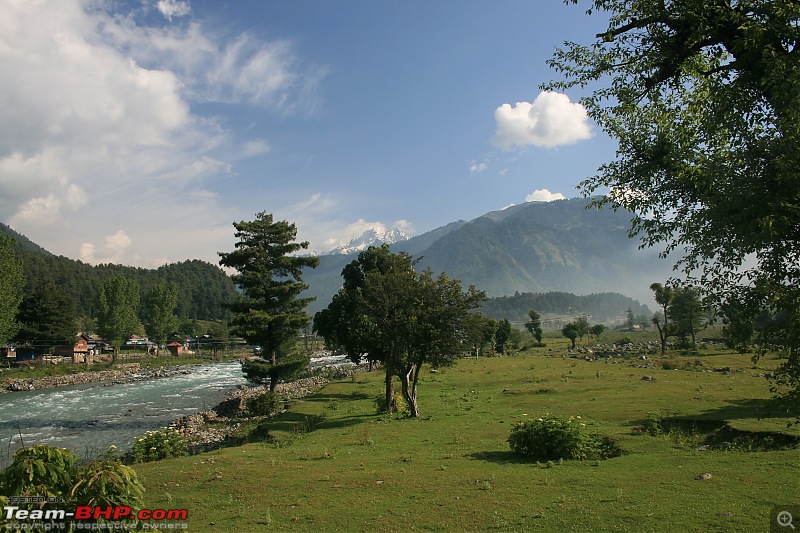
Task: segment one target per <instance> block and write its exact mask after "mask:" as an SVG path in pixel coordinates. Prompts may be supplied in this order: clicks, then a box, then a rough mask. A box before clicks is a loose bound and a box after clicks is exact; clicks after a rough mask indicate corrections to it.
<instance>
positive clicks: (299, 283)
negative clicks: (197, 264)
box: [219, 212, 319, 392]
mask: <svg viewBox="0 0 800 533" xmlns="http://www.w3.org/2000/svg"><path fill="white" fill-rule="evenodd" d="M233 226H234V228H236V233H235V236H236V238H237V239H238V242H237V243H236V245H235V247H236V249H235V250H234V251H232V252H219V256H220V258H221V259H220V261H219V263H220V265H222V266H226V267H230V268H233V269H235V270H236V271H237V274H234V275H233V276H232V278H233V281H234V282H235V283H236V285H237V286H238V287H239V288H240V289H241V291H242V296H241V298H240V299H239V300H238V301H237V302H234V303H233V304H231V305H230V308H231V310H232V311H233V313H234V317H233V320H232V326H233V329H234V331H235V332H236V333H237V334H238V335H241V336H242V337H244V338H245V339H246V340H247V342H249V343H250V344H254V345H259V346H261V348H262V359H261V360H258V361H252V362H248V363H245V364H244V365H243V369H244V370H245V372H246V373H247V375H248V379H251V380H252V381H255V382H265V381H266V380H269V384H270V390H271V391H273V392H274V390H275V387H276V386H277V384H278V381H280V380H282V379H287V378H289V377H290V376H291V375H293V374H295V373H296V372H297V371H299V370H302V369H304V368H305V367H306V366H307V365H308V359H309V358H308V356H307V355H305V354H298V353H292V352H291V350H290V349H289V345H290V344H291V341H292V340H293V339H294V338H295V337H296V336H297V332H298V331H299V330H300V328H302V327H303V326H305V325H306V324H307V323H308V321H309V316H308V314H307V313H306V312H305V307H306V305H307V304H308V302H310V301H311V300H312V299H311V298H299V297H298V295H299V294H300V293H301V292H302V291H303V290H305V289H306V288H307V286H306V284H305V283H303V279H302V277H301V273H302V269H303V268H305V267H310V268H314V267H316V266H317V265H318V264H319V259H318V258H317V257H310V256H301V255H294V254H296V253H297V252H299V251H300V250H305V249H307V248H308V242H296V241H295V238H296V237H297V229H296V228H295V225H294V224H290V223H289V222H286V221H283V220H281V221H274V220H273V216H272V215H271V214H267V213H265V212H260V213H257V214H256V218H255V220H252V221H241V222H234V224H233Z"/></svg>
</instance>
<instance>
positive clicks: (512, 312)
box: [481, 292, 653, 323]
mask: <svg viewBox="0 0 800 533" xmlns="http://www.w3.org/2000/svg"><path fill="white" fill-rule="evenodd" d="M629 308H630V309H631V310H632V311H633V313H634V314H635V315H636V316H639V315H647V316H648V317H649V316H650V315H652V314H653V312H652V311H651V310H650V309H649V308H648V307H647V306H646V305H642V304H641V303H639V301H637V300H634V299H632V298H629V297H627V296H624V295H622V294H619V293H615V292H602V293H597V294H588V295H585V296H579V295H577V294H572V293H569V292H542V293H537V292H523V293H519V292H517V293H516V294H514V295H513V296H500V297H498V298H492V299H491V300H488V301H486V302H484V303H483V304H482V305H481V312H483V313H484V314H487V315H489V316H491V317H494V318H497V319H503V318H505V319H507V320H510V321H512V322H520V321H527V320H528V312H529V311H531V310H532V309H533V310H536V311H537V312H538V313H540V314H542V315H544V314H558V315H573V316H579V315H583V314H588V315H591V316H592V319H591V322H592V323H602V322H613V321H615V320H624V318H625V316H626V314H627V312H628V309H629Z"/></svg>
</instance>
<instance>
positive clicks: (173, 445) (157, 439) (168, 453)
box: [133, 428, 189, 463]
mask: <svg viewBox="0 0 800 533" xmlns="http://www.w3.org/2000/svg"><path fill="white" fill-rule="evenodd" d="M185 455H189V442H188V441H187V440H186V437H184V436H183V435H181V434H180V433H178V431H177V430H175V429H172V428H167V429H161V430H159V431H148V432H147V433H145V434H144V435H141V436H139V437H136V439H134V441H133V460H134V462H136V463H149V462H151V461H160V460H161V459H168V458H170V457H183V456H185Z"/></svg>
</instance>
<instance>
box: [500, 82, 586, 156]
mask: <svg viewBox="0 0 800 533" xmlns="http://www.w3.org/2000/svg"><path fill="white" fill-rule="evenodd" d="M494 118H495V122H496V123H497V130H496V132H495V136H494V137H493V138H492V139H491V143H492V144H493V145H495V146H497V147H498V148H501V149H503V150H511V149H512V148H513V147H515V146H522V147H524V146H537V147H541V148H553V147H556V146H561V145H565V144H574V143H576V142H578V141H582V140H585V139H589V138H590V137H592V135H593V133H592V130H591V127H590V126H589V122H588V116H587V114H586V109H585V108H584V107H583V106H582V105H581V104H579V103H572V102H570V100H569V97H568V96H567V95H565V94H561V93H556V92H550V91H542V92H541V93H540V94H539V96H537V97H536V100H534V101H533V103H528V102H517V104H516V105H515V106H514V107H511V105H509V104H503V105H502V106H500V107H498V108H497V109H496V110H495V112H494Z"/></svg>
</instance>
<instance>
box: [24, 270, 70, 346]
mask: <svg viewBox="0 0 800 533" xmlns="http://www.w3.org/2000/svg"><path fill="white" fill-rule="evenodd" d="M17 317H18V319H19V321H20V323H21V327H20V330H19V333H17V335H16V338H17V340H18V341H19V342H21V343H28V344H31V345H33V346H40V347H43V348H49V350H48V351H52V350H53V349H54V347H55V346H57V345H65V344H66V345H70V346H71V345H72V344H73V343H74V342H75V334H76V331H75V301H74V299H73V298H72V296H71V295H70V294H69V293H68V292H67V291H66V290H65V289H64V288H63V287H60V286H58V285H56V284H55V283H53V281H51V280H48V281H46V282H45V283H43V284H42V285H40V286H38V287H35V288H33V289H32V290H30V291H29V292H28V293H27V294H26V295H25V298H24V299H23V300H22V305H21V306H20V309H19V314H18V315H17Z"/></svg>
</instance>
